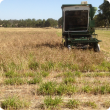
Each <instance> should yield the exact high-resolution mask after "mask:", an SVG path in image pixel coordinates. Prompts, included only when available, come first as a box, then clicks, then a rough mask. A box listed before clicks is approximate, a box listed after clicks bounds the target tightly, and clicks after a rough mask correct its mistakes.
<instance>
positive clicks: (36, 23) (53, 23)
mask: <svg viewBox="0 0 110 110" xmlns="http://www.w3.org/2000/svg"><path fill="white" fill-rule="evenodd" d="M60 25H61V23H60V24H59V20H55V19H52V18H49V19H47V20H45V19H43V20H42V19H38V20H36V19H25V20H23V19H22V20H0V26H2V27H57V26H60Z"/></svg>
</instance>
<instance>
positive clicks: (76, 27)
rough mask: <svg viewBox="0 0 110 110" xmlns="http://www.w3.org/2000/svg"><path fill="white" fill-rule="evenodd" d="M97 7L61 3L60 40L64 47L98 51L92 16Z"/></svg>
mask: <svg viewBox="0 0 110 110" xmlns="http://www.w3.org/2000/svg"><path fill="white" fill-rule="evenodd" d="M96 10H97V8H96V7H92V5H91V4H72V5H62V19H63V22H62V42H63V43H64V46H66V47H68V46H69V47H70V46H71V47H72V48H83V49H84V48H93V49H94V51H100V47H99V44H98V43H99V42H100V40H98V39H97V34H95V22H94V20H93V17H94V15H95V12H96Z"/></svg>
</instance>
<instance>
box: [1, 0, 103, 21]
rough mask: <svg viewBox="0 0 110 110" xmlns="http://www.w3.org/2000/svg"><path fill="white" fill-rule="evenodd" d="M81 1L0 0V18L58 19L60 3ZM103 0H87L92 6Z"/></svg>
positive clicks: (60, 14) (77, 0) (78, 1)
mask: <svg viewBox="0 0 110 110" xmlns="http://www.w3.org/2000/svg"><path fill="white" fill-rule="evenodd" d="M81 1H83V0H0V19H1V20H9V19H12V20H14V19H16V20H19V19H36V20H37V19H45V20H47V19H48V18H53V19H56V20H58V19H59V18H60V17H61V16H62V10H61V6H62V4H81ZM84 1H86V0H84ZM103 1H104V0H87V2H88V4H92V6H94V7H99V5H101V4H102V3H103Z"/></svg>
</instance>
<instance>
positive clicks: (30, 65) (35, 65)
mask: <svg viewBox="0 0 110 110" xmlns="http://www.w3.org/2000/svg"><path fill="white" fill-rule="evenodd" d="M38 67H39V63H38V62H35V61H33V62H30V63H29V68H30V69H31V70H37V69H38Z"/></svg>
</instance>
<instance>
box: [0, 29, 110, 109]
mask: <svg viewBox="0 0 110 110" xmlns="http://www.w3.org/2000/svg"><path fill="white" fill-rule="evenodd" d="M96 33H97V34H98V39H100V40H102V42H101V43H100V47H101V52H98V53H97V52H94V51H93V50H91V51H90V50H77V49H73V50H72V51H68V49H67V48H65V47H64V46H63V44H62V30H61V29H53V28H52V29H50V28H0V106H1V107H2V108H4V109H6V110H16V109H18V110H51V109H53V110H73V109H74V110H94V109H96V110H107V109H108V108H109V107H110V37H109V36H110V31H105V30H97V31H96Z"/></svg>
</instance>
